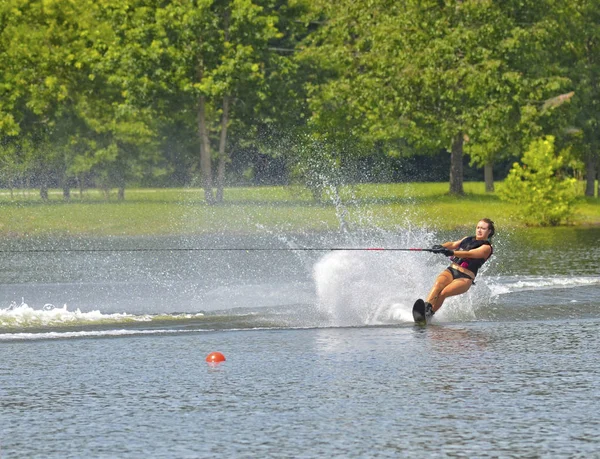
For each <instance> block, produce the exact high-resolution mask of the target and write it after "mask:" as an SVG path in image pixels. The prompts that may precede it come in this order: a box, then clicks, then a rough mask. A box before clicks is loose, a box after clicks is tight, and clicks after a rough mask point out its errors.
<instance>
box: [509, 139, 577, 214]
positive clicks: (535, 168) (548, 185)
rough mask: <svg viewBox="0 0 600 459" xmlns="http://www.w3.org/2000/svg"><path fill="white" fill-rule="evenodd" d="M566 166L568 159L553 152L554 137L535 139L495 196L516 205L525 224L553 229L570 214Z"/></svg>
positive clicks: (572, 181) (571, 187)
mask: <svg viewBox="0 0 600 459" xmlns="http://www.w3.org/2000/svg"><path fill="white" fill-rule="evenodd" d="M567 166H568V156H567V155H566V154H562V155H560V154H559V155H557V154H555V152H554V137H552V136H547V137H545V138H543V139H539V140H536V141H534V142H532V143H531V145H530V147H529V149H528V150H527V151H526V152H525V154H524V155H523V158H522V159H521V163H514V165H513V168H512V169H511V171H510V172H509V174H508V177H507V178H506V180H505V182H504V186H503V188H502V189H501V190H500V191H499V196H500V198H501V199H504V200H507V201H509V202H513V203H515V204H517V205H518V207H519V211H520V213H521V216H522V218H523V219H524V220H525V221H526V222H527V223H529V224H532V225H540V226H547V225H550V226H556V225H558V224H560V223H561V222H562V221H564V220H568V219H569V218H570V217H571V215H572V214H573V204H574V201H575V184H576V180H575V179H574V178H570V177H567V176H566V174H565V169H566V167H567Z"/></svg>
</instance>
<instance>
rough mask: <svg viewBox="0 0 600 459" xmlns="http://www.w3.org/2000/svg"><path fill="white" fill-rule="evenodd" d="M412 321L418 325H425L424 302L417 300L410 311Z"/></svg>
mask: <svg viewBox="0 0 600 459" xmlns="http://www.w3.org/2000/svg"><path fill="white" fill-rule="evenodd" d="M412 314H413V319H414V321H415V323H417V324H419V325H427V322H428V320H427V319H428V317H427V316H426V315H425V301H423V300H422V299H421V298H419V299H418V300H417V301H415V304H414V305H413V309H412Z"/></svg>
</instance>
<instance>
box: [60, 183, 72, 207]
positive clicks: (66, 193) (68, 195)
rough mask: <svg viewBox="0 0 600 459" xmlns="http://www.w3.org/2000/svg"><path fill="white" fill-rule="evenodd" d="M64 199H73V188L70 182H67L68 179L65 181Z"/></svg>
mask: <svg viewBox="0 0 600 459" xmlns="http://www.w3.org/2000/svg"><path fill="white" fill-rule="evenodd" d="M62 189H63V200H65V201H67V202H68V201H70V200H71V188H70V187H69V184H68V183H67V181H66V180H65V181H64V182H63V187H62Z"/></svg>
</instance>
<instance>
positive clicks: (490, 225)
mask: <svg viewBox="0 0 600 459" xmlns="http://www.w3.org/2000/svg"><path fill="white" fill-rule="evenodd" d="M480 221H482V222H486V223H487V224H488V228H489V230H490V235H489V236H488V239H491V238H492V236H493V235H494V234H495V233H496V228H494V222H493V221H491V220H490V219H489V218H482V219H481V220H480Z"/></svg>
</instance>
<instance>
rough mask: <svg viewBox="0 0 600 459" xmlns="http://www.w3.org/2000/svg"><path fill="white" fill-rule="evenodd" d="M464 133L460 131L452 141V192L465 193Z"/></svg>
mask: <svg viewBox="0 0 600 459" xmlns="http://www.w3.org/2000/svg"><path fill="white" fill-rule="evenodd" d="M463 142H464V137H463V133H462V132H460V133H458V134H457V135H456V137H454V140H453V141H452V152H451V154H450V194H459V195H462V194H464V189H463Z"/></svg>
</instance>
